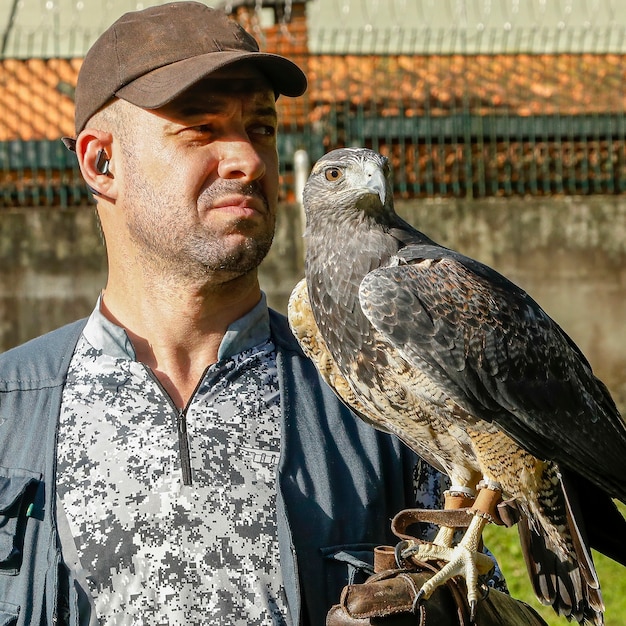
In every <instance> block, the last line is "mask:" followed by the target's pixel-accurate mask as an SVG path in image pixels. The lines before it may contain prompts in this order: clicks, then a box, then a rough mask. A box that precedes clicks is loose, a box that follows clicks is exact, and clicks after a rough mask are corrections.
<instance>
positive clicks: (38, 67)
mask: <svg viewBox="0 0 626 626" xmlns="http://www.w3.org/2000/svg"><path fill="white" fill-rule="evenodd" d="M282 52H284V53H287V51H282ZM297 62H299V64H300V65H302V66H303V68H304V69H305V71H306V72H307V74H308V76H309V90H308V92H307V94H306V95H305V96H304V97H303V98H298V99H292V98H281V99H280V100H279V101H278V102H279V114H280V115H281V120H282V122H283V124H284V125H286V126H288V127H297V128H304V127H305V126H306V125H307V124H309V123H315V122H316V121H319V120H321V119H323V118H324V117H326V116H327V115H328V113H329V112H330V110H331V109H332V107H334V106H335V104H339V106H342V107H343V106H344V105H345V104H347V103H349V106H348V109H349V110H352V111H354V110H356V109H360V110H362V111H363V112H364V113H365V114H366V115H372V116H382V117H386V116H402V117H412V116H423V115H433V116H442V115H448V114H450V113H455V112H460V111H463V112H470V113H472V114H475V115H486V114H499V113H502V114H508V115H519V116H530V115H553V114H561V115H576V114H603V113H624V112H626V89H625V86H626V84H625V78H626V76H625V72H626V55H617V54H559V55H548V54H545V55H532V54H515V55H502V54H501V55H467V56H465V55H444V56H434V55H433V56H408V55H391V56H373V55H347V56H339V55H311V56H305V55H303V54H302V51H300V54H299V55H298V58H297ZM80 64H81V59H48V60H44V59H29V60H25V61H22V60H15V59H5V60H1V61H0V141H7V140H10V139H17V138H21V139H24V140H32V139H56V138H59V137H61V136H63V135H71V134H73V103H72V98H71V92H72V90H73V86H74V85H75V82H76V76H77V74H78V69H79V67H80Z"/></svg>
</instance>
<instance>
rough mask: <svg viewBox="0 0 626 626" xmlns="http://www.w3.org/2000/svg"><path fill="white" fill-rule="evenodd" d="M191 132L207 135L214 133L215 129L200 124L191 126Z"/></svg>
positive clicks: (208, 125)
mask: <svg viewBox="0 0 626 626" xmlns="http://www.w3.org/2000/svg"><path fill="white" fill-rule="evenodd" d="M189 130H192V131H194V132H196V133H201V134H205V135H206V134H208V133H211V132H212V131H213V127H212V126H211V125H210V124H198V126H191V127H190V128H189Z"/></svg>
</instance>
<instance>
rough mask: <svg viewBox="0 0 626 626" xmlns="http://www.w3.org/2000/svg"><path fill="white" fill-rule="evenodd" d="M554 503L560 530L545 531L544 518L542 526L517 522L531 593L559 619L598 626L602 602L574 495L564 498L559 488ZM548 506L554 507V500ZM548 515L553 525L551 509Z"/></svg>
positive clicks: (535, 522) (535, 520) (540, 524)
mask: <svg viewBox="0 0 626 626" xmlns="http://www.w3.org/2000/svg"><path fill="white" fill-rule="evenodd" d="M553 495H554V492H553ZM570 495H571V496H573V497H570ZM558 500H559V501H560V504H561V506H560V507H559V508H561V509H562V515H561V518H562V522H563V525H562V526H560V528H558V529H557V527H556V526H553V527H552V528H551V529H550V530H549V531H547V529H546V528H545V524H546V521H545V520H546V518H545V517H544V516H541V517H542V518H543V520H542V521H543V523H542V522H540V521H539V520H538V519H533V520H529V518H528V517H526V516H523V517H522V518H521V519H520V520H519V522H518V531H519V535H520V541H521V545H522V552H523V555H524V560H525V561H526V567H527V569H528V574H529V576H530V580H531V582H532V585H533V589H534V592H535V594H536V596H537V598H538V599H539V600H540V601H541V602H542V603H543V604H546V605H549V606H552V607H553V608H554V610H555V611H556V612H557V613H558V614H559V615H564V616H565V617H567V618H568V619H570V620H576V621H577V622H578V623H579V624H584V623H590V624H594V625H595V626H601V625H602V624H604V617H603V614H604V602H603V601H602V594H601V592H600V583H599V581H598V575H597V573H596V569H595V565H594V563H593V559H592V556H591V551H590V549H589V548H588V547H587V546H588V543H587V541H586V538H585V530H584V526H583V525H582V524H581V523H580V520H581V517H580V514H579V510H578V506H577V500H576V494H575V493H574V494H568V493H567V490H566V489H565V487H564V486H563V491H562V492H561V497H560V498H558ZM552 502H553V504H554V500H553V501H552ZM552 513H553V516H552V521H555V520H554V513H555V511H554V509H553V510H552ZM557 519H558V518H557ZM555 537H557V539H555Z"/></svg>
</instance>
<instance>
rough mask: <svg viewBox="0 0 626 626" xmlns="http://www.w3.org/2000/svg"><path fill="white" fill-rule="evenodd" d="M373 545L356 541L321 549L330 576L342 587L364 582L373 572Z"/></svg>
mask: <svg viewBox="0 0 626 626" xmlns="http://www.w3.org/2000/svg"><path fill="white" fill-rule="evenodd" d="M375 547H376V545H375V544H370V543H358V544H346V545H340V546H330V547H328V548H322V549H321V550H322V556H323V557H324V559H325V560H326V561H327V562H330V563H328V568H327V569H329V570H330V571H329V574H330V576H331V578H335V579H337V582H338V583H340V584H341V585H342V587H343V585H352V584H354V583H360V582H364V581H365V580H366V579H367V578H368V577H369V576H371V575H372V574H373V573H374V566H373V559H374V548H375ZM331 563H332V565H331ZM336 584H337V583H336ZM340 589H341V588H340Z"/></svg>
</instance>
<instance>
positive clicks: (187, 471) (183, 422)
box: [143, 364, 209, 486]
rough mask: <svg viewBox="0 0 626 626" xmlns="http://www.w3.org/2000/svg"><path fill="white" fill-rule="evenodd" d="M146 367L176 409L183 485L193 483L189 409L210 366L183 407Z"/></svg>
mask: <svg viewBox="0 0 626 626" xmlns="http://www.w3.org/2000/svg"><path fill="white" fill-rule="evenodd" d="M143 367H144V369H145V370H146V372H148V376H150V378H152V380H153V381H154V382H155V383H156V384H157V385H158V387H159V389H160V390H161V391H162V392H163V395H164V396H165V397H166V398H167V401H168V403H169V405H170V406H171V407H172V409H174V411H175V413H176V431H177V433H178V454H179V456H180V471H181V474H182V478H183V485H185V486H189V485H191V484H192V483H193V476H192V472H191V454H190V453H189V437H188V436H187V409H188V408H189V405H190V404H191V401H192V400H193V397H194V396H195V395H196V392H197V391H198V388H199V387H200V385H201V384H202V381H203V380H204V377H205V376H206V373H207V370H208V369H209V368H208V367H207V368H206V369H205V370H204V372H203V373H202V376H201V377H200V380H199V381H198V384H197V385H196V388H195V389H194V390H193V393H192V394H191V396H190V398H189V402H188V403H187V404H186V406H184V407H183V408H182V409H179V408H178V407H177V406H176V405H175V404H174V401H173V400H172V397H171V396H170V394H169V393H167V391H166V389H165V387H163V385H162V384H161V381H160V380H159V379H158V378H157V377H156V375H155V373H154V372H153V371H152V370H151V369H150V368H149V367H148V366H147V365H145V364H143Z"/></svg>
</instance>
